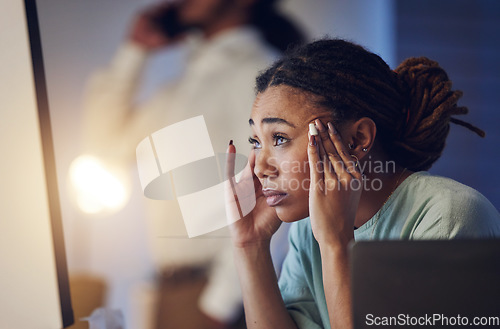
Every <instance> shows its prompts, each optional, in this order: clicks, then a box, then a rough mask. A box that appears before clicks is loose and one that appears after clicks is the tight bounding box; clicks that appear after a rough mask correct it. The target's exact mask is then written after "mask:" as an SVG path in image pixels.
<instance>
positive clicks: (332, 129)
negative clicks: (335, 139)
mask: <svg viewBox="0 0 500 329" xmlns="http://www.w3.org/2000/svg"><path fill="white" fill-rule="evenodd" d="M327 126H328V131H329V132H330V133H332V134H334V135H337V129H335V127H334V126H333V125H332V123H331V122H328V123H327Z"/></svg>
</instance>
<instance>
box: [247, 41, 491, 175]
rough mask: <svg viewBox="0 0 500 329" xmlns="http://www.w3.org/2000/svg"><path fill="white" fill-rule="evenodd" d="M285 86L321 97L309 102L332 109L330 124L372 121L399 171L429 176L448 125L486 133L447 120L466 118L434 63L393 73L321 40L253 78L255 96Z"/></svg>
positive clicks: (409, 64) (414, 61)
mask: <svg viewBox="0 0 500 329" xmlns="http://www.w3.org/2000/svg"><path fill="white" fill-rule="evenodd" d="M278 85H288V86H291V87H295V88H299V89H301V90H304V91H307V92H310V93H312V94H315V95H316V96H319V97H313V98H312V100H313V101H315V102H318V103H319V104H318V105H320V106H323V107H326V108H328V109H330V110H331V111H332V117H333V121H334V123H335V124H337V125H341V124H342V123H344V122H346V121H347V120H352V119H354V120H356V119H359V118H362V117H369V118H371V119H372V120H373V121H374V122H375V124H376V125H377V140H378V142H380V144H381V145H382V147H383V148H384V150H385V151H386V152H387V154H388V155H389V156H390V157H391V158H392V159H394V160H395V161H396V162H397V163H399V164H400V165H402V166H404V167H406V168H408V169H410V170H413V171H420V170H427V169H429V168H430V167H431V166H432V164H433V163H434V162H435V161H436V160H437V159H438V158H439V157H440V156H441V154H442V152H443V149H444V146H445V142H446V137H447V136H448V132H449V129H450V124H449V123H450V121H451V122H453V123H456V124H459V125H462V126H464V127H467V128H469V129H470V130H472V131H474V132H475V133H477V134H478V135H480V136H481V137H484V135H485V133H484V132H483V131H482V130H480V129H479V128H476V127H474V126H472V125H471V124H469V123H466V122H464V121H461V120H458V119H456V118H452V117H451V116H452V115H460V114H466V113H467V112H468V110H467V108H466V107H462V106H457V101H458V99H459V98H460V97H461V96H462V92H461V91H453V90H451V81H450V80H449V78H448V75H447V74H446V72H445V71H444V70H443V69H442V68H441V67H440V66H439V65H438V63H436V62H434V61H432V60H430V59H427V58H425V57H420V58H410V59H407V60H405V61H404V62H403V63H401V64H400V65H399V66H398V67H397V68H396V70H394V71H392V70H391V69H390V68H389V66H388V65H387V64H386V63H385V62H384V61H383V60H382V59H381V58H380V57H379V56H377V55H375V54H373V53H371V52H369V51H367V50H365V49H364V48H362V47H361V46H359V45H356V44H353V43H350V42H347V41H344V40H340V39H332V40H328V39H325V40H319V41H316V42H313V43H310V44H307V45H305V46H302V47H299V48H296V49H293V50H291V51H289V52H288V53H287V54H286V55H285V56H284V57H283V58H282V59H280V60H278V61H276V62H275V63H274V64H273V65H272V66H271V67H270V68H268V69H267V70H265V71H264V72H262V73H261V74H260V75H259V76H258V77H257V84H256V92H257V93H261V92H264V91H265V90H266V89H267V88H268V87H270V86H278Z"/></svg>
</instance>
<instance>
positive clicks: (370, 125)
mask: <svg viewBox="0 0 500 329" xmlns="http://www.w3.org/2000/svg"><path fill="white" fill-rule="evenodd" d="M350 135H351V138H352V144H351V145H352V153H355V154H356V156H357V157H358V158H359V159H362V158H363V157H364V156H365V155H366V154H367V153H368V152H370V150H371V148H372V146H373V143H374V142H375V136H376V135H377V125H376V124H375V122H374V121H373V120H372V119H370V118H367V117H363V118H361V119H359V120H357V121H356V122H354V123H353V125H352V126H351V131H350Z"/></svg>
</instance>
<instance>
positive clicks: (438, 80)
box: [394, 57, 485, 170]
mask: <svg viewBox="0 0 500 329" xmlns="http://www.w3.org/2000/svg"><path fill="white" fill-rule="evenodd" d="M394 71H395V72H396V73H397V75H398V77H399V79H400V82H401V83H402V84H403V86H402V89H403V90H405V93H406V97H407V103H406V122H405V123H404V124H402V125H401V128H400V133H399V138H398V140H397V141H396V142H395V144H396V145H395V146H396V147H397V148H400V149H402V150H403V151H406V152H404V153H406V155H407V156H406V158H405V159H402V161H403V162H408V163H409V164H411V166H409V167H410V168H411V167H412V168H413V169H414V170H427V169H429V168H430V167H431V165H432V164H433V163H434V162H435V161H436V160H437V159H438V158H439V157H440V156H441V153H442V151H443V149H444V146H445V141H446V137H447V136H448V132H449V129H450V121H451V122H453V123H455V124H459V125H461V126H464V127H467V128H468V129H470V130H472V131H474V132H475V133H477V134H478V135H479V136H481V137H484V136H485V133H484V131H482V130H481V129H479V128H477V127H475V126H473V125H471V124H469V123H467V122H464V121H462V120H458V119H455V118H453V117H452V116H453V115H461V114H467V113H468V109H467V108H466V107H464V106H457V101H458V99H459V98H460V97H462V92H461V91H459V90H452V89H451V86H452V82H451V80H450V79H449V78H448V75H447V74H446V72H445V71H444V70H443V69H442V68H441V67H440V66H439V64H438V63H437V62H435V61H432V60H430V59H428V58H426V57H418V58H409V59H407V60H405V61H403V62H402V63H401V64H400V65H399V66H398V67H397V68H396V69H395V70H394Z"/></svg>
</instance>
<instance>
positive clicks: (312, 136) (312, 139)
mask: <svg viewBox="0 0 500 329" xmlns="http://www.w3.org/2000/svg"><path fill="white" fill-rule="evenodd" d="M309 144H310V145H311V146H316V138H314V135H310V136H309Z"/></svg>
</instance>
